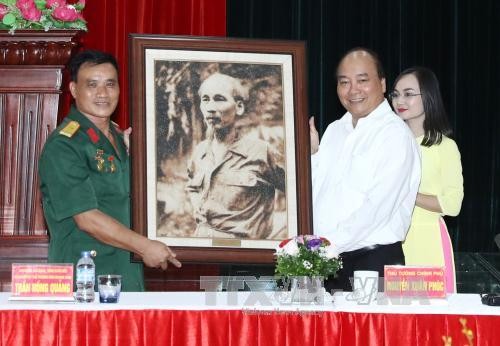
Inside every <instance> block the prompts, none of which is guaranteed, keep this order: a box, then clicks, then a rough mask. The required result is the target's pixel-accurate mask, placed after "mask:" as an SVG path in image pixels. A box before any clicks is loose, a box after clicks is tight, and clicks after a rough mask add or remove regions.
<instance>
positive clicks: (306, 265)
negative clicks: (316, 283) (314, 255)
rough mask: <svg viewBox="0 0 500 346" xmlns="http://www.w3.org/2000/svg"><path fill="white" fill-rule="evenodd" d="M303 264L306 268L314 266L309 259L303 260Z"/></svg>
mask: <svg viewBox="0 0 500 346" xmlns="http://www.w3.org/2000/svg"><path fill="white" fill-rule="evenodd" d="M302 265H303V266H304V268H306V269H312V267H313V265H312V263H311V262H309V261H307V260H304V261H303V262H302Z"/></svg>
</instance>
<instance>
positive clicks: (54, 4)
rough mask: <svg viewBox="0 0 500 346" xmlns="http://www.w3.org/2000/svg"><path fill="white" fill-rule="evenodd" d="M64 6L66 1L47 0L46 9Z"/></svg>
mask: <svg viewBox="0 0 500 346" xmlns="http://www.w3.org/2000/svg"><path fill="white" fill-rule="evenodd" d="M63 6H66V0H47V3H46V4H45V7H46V8H52V7H63Z"/></svg>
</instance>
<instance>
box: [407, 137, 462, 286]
mask: <svg viewBox="0 0 500 346" xmlns="http://www.w3.org/2000/svg"><path fill="white" fill-rule="evenodd" d="M422 139H423V136H421V137H419V138H417V139H416V140H417V142H418V143H421V142H422ZM420 149H421V151H422V178H421V182H420V187H419V190H418V192H420V193H422V194H426V195H434V196H437V198H438V201H439V204H440V206H441V209H442V210H443V212H442V213H441V214H440V213H436V212H432V211H429V210H425V209H423V208H420V207H418V206H415V209H414V211H413V216H412V221H411V226H410V229H409V231H408V234H407V236H406V240H405V241H404V243H403V251H404V254H405V261H406V264H407V265H435V266H444V267H445V272H446V277H447V285H446V286H447V291H448V292H455V291H456V285H455V264H454V261H453V248H452V247H451V241H450V237H449V234H448V232H447V230H446V225H445V223H444V220H443V219H442V216H443V215H449V216H456V215H458V213H459V212H460V208H461V206H462V199H463V197H464V189H463V177H462V164H461V161H460V152H459V151H458V147H457V145H456V143H455V141H453V140H452V139H450V138H448V137H444V136H443V140H442V142H441V143H440V144H438V145H433V146H431V147H424V146H422V145H421V146H420ZM450 281H451V282H450Z"/></svg>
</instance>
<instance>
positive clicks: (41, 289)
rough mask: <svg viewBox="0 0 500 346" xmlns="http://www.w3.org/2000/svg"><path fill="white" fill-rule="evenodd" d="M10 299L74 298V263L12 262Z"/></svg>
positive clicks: (68, 299) (66, 299) (67, 299)
mask: <svg viewBox="0 0 500 346" xmlns="http://www.w3.org/2000/svg"><path fill="white" fill-rule="evenodd" d="M11 293H12V295H11V297H10V298H9V299H10V300H64V301H70V300H73V299H74V298H73V264H71V263H69V264H26V263H22V264H21V263H13V264H12V288H11Z"/></svg>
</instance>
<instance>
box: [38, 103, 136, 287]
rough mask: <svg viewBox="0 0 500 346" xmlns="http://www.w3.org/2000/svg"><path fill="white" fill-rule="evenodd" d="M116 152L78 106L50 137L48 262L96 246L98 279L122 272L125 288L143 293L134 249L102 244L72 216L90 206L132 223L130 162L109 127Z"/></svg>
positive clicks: (44, 167) (44, 175)
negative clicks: (103, 275)
mask: <svg viewBox="0 0 500 346" xmlns="http://www.w3.org/2000/svg"><path fill="white" fill-rule="evenodd" d="M111 127H112V128H111V131H112V132H113V134H114V136H115V138H116V143H117V148H118V152H116V151H115V149H114V148H113V146H112V145H111V143H110V142H109V141H108V139H107V138H106V136H105V135H104V134H103V133H102V132H101V131H100V130H99V129H98V128H97V127H96V126H95V125H94V124H93V123H92V122H91V121H90V120H89V119H87V118H86V117H85V116H84V115H83V114H81V113H80V112H79V111H78V110H77V109H76V108H74V107H73V108H72V109H71V112H70V114H69V115H68V117H67V118H66V119H65V120H64V121H63V123H62V124H61V125H60V126H59V127H58V128H57V129H56V130H55V131H54V132H53V133H52V134H51V135H50V136H49V138H48V139H47V142H46V143H45V146H44V148H43V151H42V154H41V156H40V161H39V175H40V180H41V184H40V186H41V191H42V196H43V209H44V214H45V220H46V221H47V225H48V228H49V233H50V244H49V262H50V263H74V264H75V265H76V263H77V262H78V259H79V258H80V253H81V251H84V250H89V251H90V250H95V251H96V252H97V255H96V257H95V258H94V262H95V265H96V277H97V275H101V274H120V275H122V290H124V291H143V290H144V277H143V268H142V264H139V263H131V261H130V252H128V251H125V250H122V249H119V248H116V247H113V246H110V245H107V244H104V243H102V242H100V241H98V240H97V239H95V238H93V237H92V236H90V235H89V234H88V233H87V232H85V231H82V230H80V229H79V228H78V226H77V225H76V223H75V221H74V219H73V216H74V215H76V214H79V213H82V212H84V211H87V210H91V209H98V210H100V211H101V212H103V213H105V214H107V215H109V216H111V217H113V218H115V219H116V220H118V221H119V222H121V223H122V224H123V225H125V226H126V227H130V163H129V157H128V154H127V151H126V147H125V144H124V142H123V137H122V135H121V134H118V133H117V132H116V130H115V129H114V128H113V126H111Z"/></svg>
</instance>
